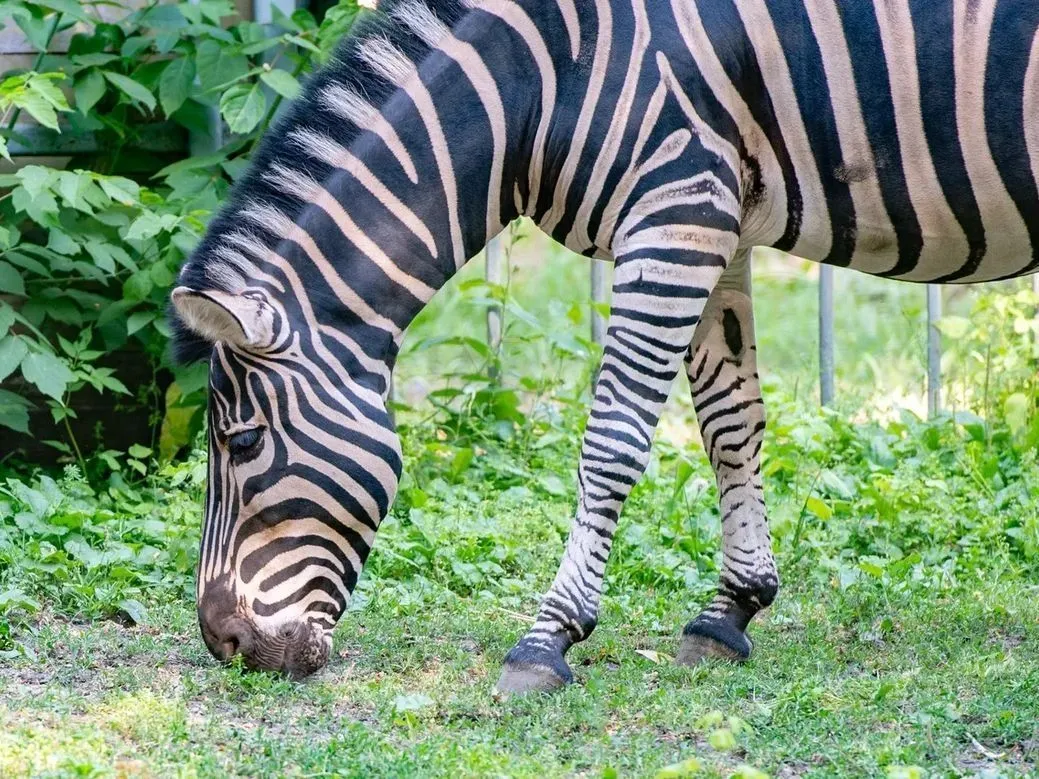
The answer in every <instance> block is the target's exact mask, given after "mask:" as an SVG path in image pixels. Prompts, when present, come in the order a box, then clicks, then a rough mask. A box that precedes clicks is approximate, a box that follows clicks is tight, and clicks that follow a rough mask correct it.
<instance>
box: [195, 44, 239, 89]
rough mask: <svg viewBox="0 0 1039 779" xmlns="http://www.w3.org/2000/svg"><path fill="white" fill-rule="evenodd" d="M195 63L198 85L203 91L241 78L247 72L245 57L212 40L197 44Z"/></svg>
mask: <svg viewBox="0 0 1039 779" xmlns="http://www.w3.org/2000/svg"><path fill="white" fill-rule="evenodd" d="M195 64H196V65H197V66H198V81H199V85H200V86H201V87H202V90H203V91H204V92H208V91H209V90H211V89H214V88H216V87H218V86H220V85H221V84H227V83H229V82H232V81H235V80H236V79H239V78H242V77H243V76H245V74H247V73H248V72H249V60H248V59H247V58H246V57H244V56H242V55H241V54H235V53H232V52H231V51H229V50H228V49H227V47H226V46H223V45H221V44H220V43H218V42H217V41H214V40H204V41H202V42H201V43H200V44H199V45H198V50H197V51H196V54H195Z"/></svg>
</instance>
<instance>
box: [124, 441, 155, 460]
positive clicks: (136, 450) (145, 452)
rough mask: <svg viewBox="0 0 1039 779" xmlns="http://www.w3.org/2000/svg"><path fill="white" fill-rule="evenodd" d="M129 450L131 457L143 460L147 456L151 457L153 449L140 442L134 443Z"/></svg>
mask: <svg viewBox="0 0 1039 779" xmlns="http://www.w3.org/2000/svg"><path fill="white" fill-rule="evenodd" d="M127 452H128V453H129V455H130V456H131V457H136V458H137V459H138V460H143V459H144V458H145V457H150V456H151V453H152V450H151V449H149V448H148V447H147V446H141V445H140V444H134V445H133V446H131V447H130V448H129V449H128V450H127Z"/></svg>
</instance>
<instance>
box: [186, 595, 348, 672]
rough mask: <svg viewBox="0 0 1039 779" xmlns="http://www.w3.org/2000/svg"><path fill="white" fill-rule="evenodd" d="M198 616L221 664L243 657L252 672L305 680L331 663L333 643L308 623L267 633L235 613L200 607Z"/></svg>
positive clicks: (211, 649) (292, 624)
mask: <svg viewBox="0 0 1039 779" xmlns="http://www.w3.org/2000/svg"><path fill="white" fill-rule="evenodd" d="M207 605H208V604H207ZM221 612H222V613H221ZM198 616H199V625H200V627H201V628H202V637H203V639H204V640H205V642H206V646H207V647H208V648H209V651H210V653H211V654H212V655H213V657H215V658H216V659H217V660H219V661H220V662H222V663H228V662H231V661H232V660H233V659H234V658H235V657H236V656H241V658H242V663H243V664H244V665H245V667H246V668H248V669H249V670H252V671H273V672H276V673H283V674H285V675H286V676H288V677H290V678H292V679H302V678H303V677H305V676H309V675H310V674H312V673H314V672H315V671H317V670H318V669H319V668H321V667H323V666H324V665H325V664H326V663H327V662H328V655H329V650H330V644H331V642H330V641H329V640H328V638H327V637H326V636H325V635H324V633H323V631H321V630H318V629H317V628H315V627H314V626H312V625H310V624H308V623H306V622H303V621H293V622H288V623H285V624H283V625H281V626H280V627H278V628H277V629H276V630H275V631H274V632H273V633H268V632H267V631H264V630H261V629H259V628H258V627H257V626H256V625H255V624H254V623H253V622H252V621H251V620H249V619H247V618H246V617H243V616H241V615H240V614H239V613H237V612H234V611H232V612H230V613H229V612H227V611H223V610H220V609H213V608H207V606H206V605H200V606H199V610H198Z"/></svg>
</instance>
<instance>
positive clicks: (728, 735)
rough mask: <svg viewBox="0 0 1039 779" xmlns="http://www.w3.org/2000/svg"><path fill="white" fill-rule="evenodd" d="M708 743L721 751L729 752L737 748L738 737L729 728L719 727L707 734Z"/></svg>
mask: <svg viewBox="0 0 1039 779" xmlns="http://www.w3.org/2000/svg"><path fill="white" fill-rule="evenodd" d="M707 743H708V744H710V745H711V746H712V747H714V748H715V749H717V750H718V751H719V752H728V751H730V750H732V749H735V748H736V737H735V736H734V735H733V733H732V731H731V730H730V729H729V728H718V729H717V730H715V731H712V732H711V734H710V735H709V736H707Z"/></svg>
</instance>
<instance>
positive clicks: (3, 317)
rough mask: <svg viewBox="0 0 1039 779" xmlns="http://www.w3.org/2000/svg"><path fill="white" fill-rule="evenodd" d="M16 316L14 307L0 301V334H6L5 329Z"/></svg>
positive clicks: (6, 329) (9, 326)
mask: <svg viewBox="0 0 1039 779" xmlns="http://www.w3.org/2000/svg"><path fill="white" fill-rule="evenodd" d="M16 318H17V317H16V316H15V313H14V309H13V308H11V307H10V306H9V305H7V304H6V303H3V302H0V336H4V335H7V331H8V330H10V329H11V325H13V324H14V320H15V319H16Z"/></svg>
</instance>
